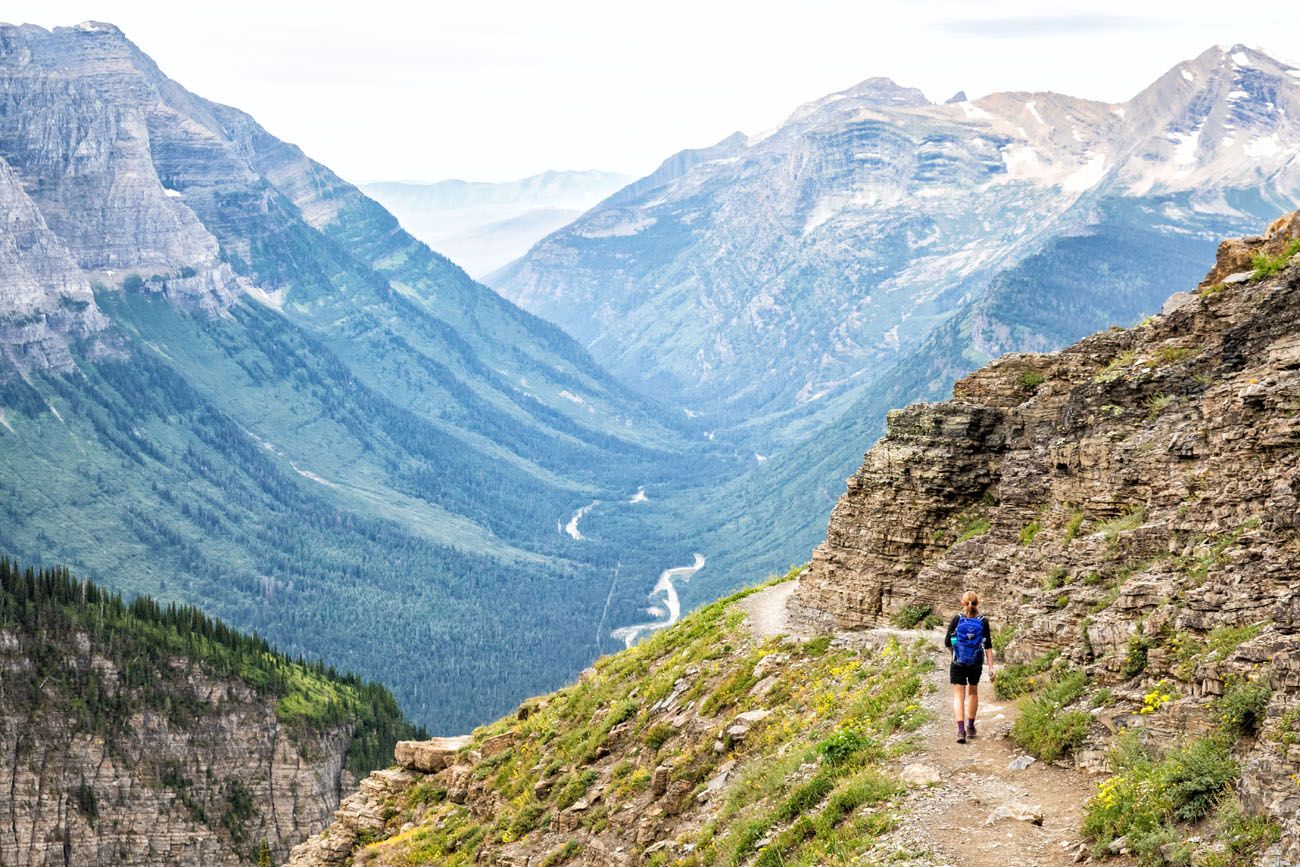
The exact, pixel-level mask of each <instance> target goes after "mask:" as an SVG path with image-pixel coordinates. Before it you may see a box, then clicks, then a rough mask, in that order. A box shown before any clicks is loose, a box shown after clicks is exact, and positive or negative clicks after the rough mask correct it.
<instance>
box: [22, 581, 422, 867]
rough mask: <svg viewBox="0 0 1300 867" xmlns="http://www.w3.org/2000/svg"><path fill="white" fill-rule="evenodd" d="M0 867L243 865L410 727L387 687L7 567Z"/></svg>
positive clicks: (298, 835)
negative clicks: (326, 669) (302, 663)
mask: <svg viewBox="0 0 1300 867" xmlns="http://www.w3.org/2000/svg"><path fill="white" fill-rule="evenodd" d="M0 671H2V672H3V680H2V681H0V757H2V758H0V863H3V864H7V865H15V867H55V865H63V867H67V865H69V864H77V865H101V864H102V865H110V864H111V865H141V867H143V865H158V864H175V865H241V864H251V863H255V862H256V861H257V857H258V854H259V852H260V851H261V850H262V849H263V847H265V850H266V851H268V852H269V853H270V854H271V855H272V856H273V857H279V856H284V855H286V854H287V853H288V850H289V848H290V847H291V846H293V845H294V844H296V843H297V842H299V841H300V840H302V839H303V838H305V837H307V836H308V835H310V834H312V833H315V832H316V831H318V830H320V828H322V827H323V826H324V825H325V824H326V822H327V820H328V818H329V816H330V814H331V813H332V811H333V810H334V809H335V808H336V807H337V806H338V804H339V800H340V798H341V797H342V796H343V795H345V794H347V793H348V792H349V791H351V790H352V788H353V787H354V786H355V783H356V777H355V775H354V772H355V773H364V772H365V771H368V770H370V769H371V768H372V767H374V764H375V763H376V757H380V756H386V755H387V754H388V752H389V751H390V750H391V749H392V744H393V742H394V740H395V739H396V738H397V737H402V736H408V735H409V733H410V732H411V731H413V730H414V729H413V728H412V727H411V726H410V725H409V724H407V723H406V722H405V721H404V720H403V719H402V717H401V715H400V713H398V712H397V710H396V704H395V702H394V701H393V699H392V696H391V695H389V694H388V693H387V692H386V691H384V690H383V689H382V688H379V687H374V686H373V685H363V684H361V683H360V682H359V681H356V680H355V679H348V678H338V677H337V676H335V675H334V674H333V673H332V672H329V673H327V672H325V671H324V670H323V669H313V668H310V667H306V666H303V665H301V664H295V663H292V662H290V661H289V660H287V659H285V658H283V657H280V656H279V655H277V654H275V653H274V652H272V651H271V650H270V649H269V648H268V647H267V646H266V644H265V643H264V642H262V641H260V639H256V638H251V637H248V636H243V635H240V634H238V633H235V632H233V631H231V630H229V629H227V628H226V627H225V626H223V625H222V624H220V623H216V622H213V621H209V620H207V619H206V618H205V617H203V616H202V615H201V614H199V613H198V612H197V611H194V610H192V609H180V610H177V609H162V608H159V607H158V606H156V605H154V604H153V603H151V602H150V601H149V600H145V599H141V600H138V601H137V602H135V603H132V604H131V605H129V606H128V605H126V604H124V603H123V602H122V601H121V599H120V598H117V597H114V596H110V595H108V594H106V593H104V592H103V591H101V590H99V589H98V588H96V587H94V586H93V585H83V584H80V583H78V582H75V581H72V580H71V579H69V578H68V577H67V575H66V574H65V573H61V572H43V573H40V574H31V573H27V574H23V573H19V572H18V571H17V570H16V568H14V567H12V566H11V565H10V564H9V563H8V562H7V561H0Z"/></svg>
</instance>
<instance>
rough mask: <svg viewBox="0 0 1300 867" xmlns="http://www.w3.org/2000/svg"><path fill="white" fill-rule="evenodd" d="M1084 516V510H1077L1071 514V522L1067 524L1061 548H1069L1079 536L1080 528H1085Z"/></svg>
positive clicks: (1068, 521)
mask: <svg viewBox="0 0 1300 867" xmlns="http://www.w3.org/2000/svg"><path fill="white" fill-rule="evenodd" d="M1083 519H1084V514H1083V510H1082V509H1077V510H1075V511H1074V512H1071V513H1070V517H1069V520H1067V521H1066V522H1065V534H1064V535H1063V536H1062V537H1061V547H1062V548H1068V547H1070V543H1071V542H1073V541H1074V539H1075V537H1076V536H1078V535H1079V528H1080V527H1082V526H1083Z"/></svg>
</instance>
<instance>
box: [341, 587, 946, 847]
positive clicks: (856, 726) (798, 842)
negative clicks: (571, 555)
mask: <svg viewBox="0 0 1300 867" xmlns="http://www.w3.org/2000/svg"><path fill="white" fill-rule="evenodd" d="M748 592H752V591H745V592H742V593H740V594H736V595H735V596H733V597H731V598H729V599H727V600H723V601H720V602H717V603H714V604H712V605H708V606H705V607H704V608H702V609H700V610H698V611H696V612H694V613H692V614H690V615H688V616H687V617H685V618H683V619H682V621H681V622H679V623H678V624H676V625H675V626H674V627H672V628H670V629H665V630H662V631H660V632H658V633H655V634H654V635H652V636H651V637H650V638H648V639H647V640H646V641H644V642H642V643H641V644H639V645H637V646H636V647H634V648H632V649H630V650H627V651H622V652H619V653H617V654H614V655H612V656H608V657H603V658H601V659H599V660H597V661H596V663H595V665H594V666H593V668H594V673H592V674H589V675H588V676H586V677H583V678H582V679H581V680H579V681H578V682H577V683H575V684H572V685H570V686H568V687H565V688H564V689H561V690H560V691H558V692H557V693H555V694H553V695H552V696H550V697H549V698H548V699H547V700H546V701H545V702H536V703H534V705H533V710H532V712H531V713H529V714H528V715H527V716H526V718H524V719H522V720H521V719H518V718H517V716H516V715H510V716H508V717H505V718H502V719H501V720H498V721H497V722H495V723H493V724H491V725H489V726H485V727H482V728H480V729H478V730H476V732H475V733H474V737H475V739H476V742H477V741H479V740H481V739H483V738H486V737H490V736H492V735H495V734H498V733H501V732H505V731H513V732H515V733H516V734H517V736H518V739H517V741H516V744H515V745H514V746H513V747H512V748H511V749H510V750H506V751H504V752H502V753H499V754H497V755H496V756H494V757H493V762H494V764H493V766H492V767H491V768H489V769H488V770H487V771H486V772H484V773H482V774H480V775H479V777H480V779H482V780H483V781H484V785H486V786H488V787H489V789H490V791H491V792H492V793H493V796H494V797H495V798H496V799H497V803H498V804H500V805H501V807H500V810H499V813H498V815H496V816H495V817H494V819H493V820H492V823H491V824H485V823H482V822H480V821H478V820H475V819H474V818H473V817H471V816H467V815H465V814H464V813H463V811H462V810H461V808H459V807H457V806H456V805H454V804H450V803H447V802H446V801H445V800H443V801H437V802H433V803H428V804H426V805H425V806H424V808H423V810H424V812H423V814H422V818H421V819H420V823H421V827H420V828H418V829H415V831H408V832H403V833H399V832H398V829H400V827H401V826H402V825H403V824H404V822H405V821H406V820H407V819H408V816H407V815H405V814H402V813H401V811H399V814H398V815H395V816H393V817H392V818H391V820H389V821H388V827H387V828H386V829H385V830H384V832H382V833H381V834H380V835H379V837H385V836H388V835H392V836H391V837H390V838H389V839H387V840H383V839H376V840H375V841H374V844H373V845H374V846H375V847H376V849H377V850H382V852H383V857H384V859H385V860H384V863H389V862H390V861H391V862H392V863H400V864H407V863H410V864H415V863H423V862H419V861H417V860H416V853H419V857H423V858H425V859H426V862H427V863H460V862H457V861H455V860H451V859H453V858H455V857H461V856H462V855H463V857H464V858H465V859H466V863H468V862H469V861H471V860H473V859H478V860H479V861H483V860H488V859H490V858H491V857H493V855H492V853H493V852H494V851H495V850H496V847H497V846H499V845H501V843H502V841H505V840H515V841H517V840H532V839H536V838H537V835H538V834H539V833H541V832H540V831H539V829H542V828H546V827H553V826H552V825H551V823H552V822H553V820H554V817H555V816H556V814H557V813H559V812H560V811H562V810H564V809H565V808H567V807H568V806H571V805H572V804H573V803H576V801H577V799H578V798H580V797H584V796H589V795H590V793H591V792H592V791H593V790H594V789H595V787H597V786H599V787H600V788H601V791H602V798H601V800H600V801H599V802H598V803H597V804H595V805H594V806H593V807H592V808H591V809H590V810H588V811H587V812H586V813H585V814H584V818H583V820H582V821H583V824H584V826H586V827H588V828H590V829H599V828H601V827H603V826H604V824H605V823H606V822H608V821H609V820H610V817H612V816H617V815H619V814H620V811H622V810H624V809H626V808H627V807H628V806H630V805H633V804H635V803H637V801H636V799H637V798H638V797H642V796H643V793H644V791H645V788H646V787H647V786H648V785H649V783H650V779H651V772H652V769H653V768H654V767H656V766H657V765H660V764H666V765H668V766H670V767H671V768H672V771H671V775H670V784H669V785H670V787H672V788H670V791H675V792H679V793H680V792H682V791H683V788H685V791H686V792H687V794H686V795H685V797H684V798H682V800H681V801H680V803H679V804H678V805H677V806H675V807H674V808H673V809H680V810H690V809H694V802H693V800H692V799H693V797H694V793H698V792H699V791H700V790H701V789H702V788H703V785H704V783H705V782H706V781H708V780H710V779H712V778H714V777H715V776H716V775H717V774H718V768H719V766H720V765H722V764H723V763H724V762H727V761H734V762H736V767H735V769H734V772H733V777H732V779H731V780H730V781H728V783H727V784H726V786H724V788H723V789H722V790H721V791H719V792H717V793H716V794H715V795H714V796H713V798H712V800H711V802H710V803H711V805H716V806H713V807H711V808H710V809H711V810H714V812H710V813H706V814H704V821H703V824H702V825H695V826H690V827H691V830H690V831H689V833H686V834H685V835H684V836H683V837H682V839H681V842H683V843H687V842H690V843H693V844H694V845H695V850H694V852H692V854H691V856H690V857H689V858H688V859H686V860H685V861H683V862H680V863H682V864H683V865H690V867H703V865H714V864H729V863H736V864H740V863H749V862H751V861H755V860H761V863H764V864H769V863H785V864H795V863H798V864H817V863H821V862H820V861H819V860H818V859H820V858H821V857H823V856H824V855H826V854H827V853H829V852H832V851H834V852H841V853H842V852H862V851H865V850H866V849H867V848H869V847H870V846H871V845H872V839H873V837H874V835H877V834H879V833H883V830H884V829H886V828H887V827H889V823H890V820H889V819H888V817H887V816H886V815H885V814H884V813H883V812H882V813H880V814H874V813H870V812H864V811H866V810H867V809H868V808H869V807H870V806H872V805H877V804H881V803H883V802H884V801H887V800H888V799H889V798H892V796H893V793H894V792H896V791H897V787H896V784H895V783H894V782H893V781H892V780H891V779H890V778H889V776H888V774H887V773H886V771H885V769H884V766H883V763H884V761H885V760H886V759H887V758H890V757H893V756H896V755H899V754H901V753H902V752H904V751H906V749H908V747H907V746H906V744H907V740H906V737H905V735H906V734H907V733H908V732H912V731H915V730H916V728H917V727H918V726H920V725H921V724H922V723H923V722H924V721H925V719H927V715H926V712H925V711H924V710H923V709H922V707H921V704H922V702H921V697H922V695H923V690H924V686H925V684H924V681H923V679H922V675H923V674H924V672H926V671H928V670H929V669H930V668H932V667H933V663H932V661H931V660H930V658H929V653H928V651H927V650H926V645H925V644H924V642H918V643H916V644H915V645H904V644H900V643H899V642H897V641H892V640H891V641H890V642H888V643H887V644H886V645H885V646H884V647H879V648H866V649H861V648H856V647H849V646H838V645H833V644H831V643H830V642H829V641H824V642H822V643H821V645H820V646H819V647H817V648H816V651H817V652H815V653H809V652H806V648H807V645H806V644H800V643H798V642H793V641H790V640H788V639H780V638H773V639H765V638H760V637H757V636H754V635H753V634H752V633H750V632H749V630H748V629H747V628H746V627H745V618H744V613H743V612H742V611H741V610H739V608H738V607H737V606H736V605H735V604H734V603H735V601H736V600H738V599H740V598H743V596H745V595H747V594H748ZM774 653H780V654H782V655H783V656H785V657H786V661H785V662H783V663H782V664H781V665H778V666H774V667H772V668H771V669H770V672H771V674H772V675H773V676H774V677H775V678H776V683H775V685H774V688H773V689H772V690H771V691H769V692H767V693H766V694H765V695H764V696H762V697H761V698H759V697H755V696H751V695H750V692H751V690H752V686H753V685H754V684H755V683H756V682H757V681H756V679H755V677H754V668H755V666H756V665H757V664H758V663H759V662H760V661H761V660H763V659H765V658H768V657H769V656H771V655H772V654H774ZM677 686H679V687H680V688H677V689H676V691H677V696H678V699H677V702H678V704H677V707H684V706H688V705H690V704H691V703H692V702H693V703H695V707H696V708H698V711H697V712H699V713H702V714H706V716H708V717H709V718H710V724H711V725H716V726H717V727H718V729H719V730H722V729H723V728H724V727H725V726H726V725H728V724H729V721H730V720H732V719H734V717H735V715H736V714H738V713H741V712H744V711H747V710H752V709H756V708H760V707H761V708H764V709H767V710H770V711H771V715H770V716H769V717H767V718H766V719H765V720H763V721H762V722H760V723H758V724H755V725H753V726H752V727H751V728H750V731H749V733H748V734H747V735H746V736H745V737H744V739H743V741H738V742H732V741H731V739H730V738H724V739H723V743H724V748H723V749H722V750H721V751H717V750H715V749H714V745H713V742H712V740H708V739H706V740H703V741H701V740H699V739H696V738H688V737H677V736H675V733H676V729H674V728H673V727H672V726H671V724H670V720H671V718H672V716H673V715H675V714H676V712H677V711H675V710H654V711H652V710H651V707H652V706H653V705H654V704H655V703H656V702H657V701H659V700H660V699H663V698H665V697H666V696H668V695H670V694H672V693H673V692H674V689H675V687H677ZM634 691H635V699H634V702H635V705H636V707H635V711H634V712H633V711H630V710H629V707H628V701H629V699H628V696H629V695H631V694H633V692H634ZM620 724H621V725H625V726H628V727H629V728H628V730H627V731H626V732H625V733H622V734H620V735H619V736H618V737H619V739H618V740H611V737H612V736H611V731H612V729H613V728H614V727H615V726H616V725H620ZM886 745H888V746H886ZM602 748H604V750H612V752H611V753H610V754H609V756H608V758H598V756H603V755H604V752H603V751H602ZM561 769H565V770H561ZM542 779H550V781H551V786H550V788H549V790H548V789H547V788H546V787H545V786H543V787H542V788H541V789H538V788H537V783H538V782H539V781H540V780H542ZM537 792H541V793H543V794H536V793H537ZM475 829H477V830H475ZM455 835H464V836H465V839H466V841H467V842H466V843H465V844H464V845H465V846H467V847H469V849H465V848H460V849H455V850H453V846H454V845H459V844H455V841H454V840H453V839H452V838H453V837H454V836H455ZM765 837H768V838H769V839H768V840H767V842H766V844H765V845H764V844H761V843H760V841H762V840H763V839H764V838H765ZM471 849H472V851H470V850H471ZM453 852H454V853H459V854H448V853H453ZM363 857H364V856H363ZM774 859H775V860H774ZM651 863H662V861H661V862H653V861H652V862H651ZM674 863H679V862H676V861H675V862H674Z"/></svg>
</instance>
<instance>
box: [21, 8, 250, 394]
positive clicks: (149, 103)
mask: <svg viewBox="0 0 1300 867" xmlns="http://www.w3.org/2000/svg"><path fill="white" fill-rule="evenodd" d="M167 84H170V82H168V81H167V80H166V79H165V78H164V77H163V76H162V74H161V73H160V72H158V70H157V68H156V67H154V66H153V64H152V62H151V61H149V59H148V58H147V57H145V56H144V55H143V54H141V53H140V52H139V50H138V49H136V47H135V46H134V45H132V44H131V43H130V42H128V41H127V40H126V39H125V38H124V37H123V36H122V34H121V32H120V31H119V30H118V29H117V28H115V27H113V26H112V25H107V24H97V23H94V22H86V23H85V24H82V25H79V26H78V27H75V28H70V27H67V28H56V29H55V30H54V31H52V32H50V31H46V30H43V29H42V28H39V27H33V26H23V27H13V26H10V25H3V26H0V93H2V94H3V97H0V99H2V102H0V162H2V163H3V165H2V166H0V202H3V204H4V205H5V208H6V213H7V214H8V215H9V216H8V225H7V226H6V229H7V230H8V231H7V232H6V237H5V239H4V241H3V242H2V243H3V247H2V248H0V274H3V278H2V279H0V320H3V324H0V343H2V345H3V346H4V348H5V352H6V354H8V355H9V356H10V357H11V358H13V359H14V360H15V361H16V362H21V363H22V364H24V365H25V366H32V367H36V368H38V369H46V368H53V369H58V370H63V369H66V368H67V367H68V366H69V365H70V363H71V361H70V359H69V357H68V353H67V345H68V342H69V341H77V340H81V339H84V338H85V337H87V336H89V335H91V334H94V333H97V332H99V331H101V330H102V329H103V328H104V326H105V324H106V319H105V318H104V316H103V315H102V314H101V313H100V312H99V310H98V309H97V308H96V307H95V304H94V300H93V297H92V296H91V292H90V286H91V284H92V283H98V284H100V285H104V286H112V287H116V286H118V285H120V284H121V283H122V282H123V281H124V280H128V279H132V278H134V279H136V280H139V281H141V282H142V285H152V286H153V287H155V288H157V289H160V290H162V291H165V292H166V293H167V294H169V295H171V296H173V297H177V298H184V299H187V300H189V301H190V302H191V303H194V304H197V305H199V306H204V307H216V306H223V305H224V304H226V303H228V302H229V300H230V299H231V298H232V297H234V294H235V293H237V292H238V291H239V287H238V285H237V280H236V277H235V275H234V273H233V272H232V271H231V270H230V269H229V267H228V266H227V265H225V264H224V263H223V262H222V261H221V257H220V245H219V243H218V241H217V239H216V238H215V237H214V236H213V235H212V234H211V233H210V232H209V231H208V230H207V229H206V228H205V227H204V226H203V224H202V223H201V222H200V220H199V218H198V216H197V215H196V214H195V213H194V211H193V210H192V209H191V208H190V207H189V206H188V205H187V204H186V203H185V202H184V201H183V199H184V196H183V194H182V193H181V192H179V191H178V190H177V189H175V188H174V185H175V184H177V183H179V182H181V181H182V180H185V178H184V177H183V173H179V172H168V177H167V178H166V179H165V180H164V178H163V177H162V174H160V169H161V170H162V171H164V172H167V170H168V167H167V166H166V165H162V164H160V162H159V161H158V160H157V159H156V155H157V153H156V152H158V151H161V150H163V149H162V148H159V147H158V140H165V139H167V138H168V137H169V134H174V135H175V136H176V138H178V139H179V140H180V141H182V142H191V143H193V142H202V141H203V140H204V139H207V140H208V141H209V146H208V147H207V148H206V151H213V150H216V148H215V147H212V146H211V143H212V141H214V140H215V138H216V137H215V135H214V134H213V133H212V132H211V131H210V130H204V129H202V128H201V127H200V126H199V125H197V124H195V123H193V121H192V120H190V119H189V118H186V117H183V116H182V115H181V114H180V112H178V111H177V110H176V109H175V108H173V107H172V105H171V104H170V103H169V99H170V100H173V101H174V100H177V99H183V98H185V97H189V95H188V94H185V93H184V91H181V90H180V89H179V88H176V87H175V86H174V85H173V86H172V87H171V88H170V90H169V89H168V88H167V87H166V85H167ZM190 101H191V102H192V101H193V100H192V98H190ZM198 149H199V150H204V149H203V148H198ZM202 156H203V159H207V158H208V157H210V156H211V154H210V153H204V154H203V155H202ZM220 168H221V169H225V168H227V167H226V166H225V165H221V166H220ZM209 170H211V168H209ZM244 173H245V174H249V173H248V172H247V170H245V172H244ZM149 278H154V279H153V280H151V281H150V282H149V283H144V282H143V281H146V280H149Z"/></svg>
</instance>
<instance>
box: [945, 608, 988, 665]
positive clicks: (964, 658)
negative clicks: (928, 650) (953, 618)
mask: <svg viewBox="0 0 1300 867" xmlns="http://www.w3.org/2000/svg"><path fill="white" fill-rule="evenodd" d="M952 646H953V662H956V663H957V664H958V665H979V663H980V660H981V659H982V658H983V657H982V652H983V650H984V621H983V620H981V619H980V618H978V617H958V618H957V629H956V631H955V632H953V636H952Z"/></svg>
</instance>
